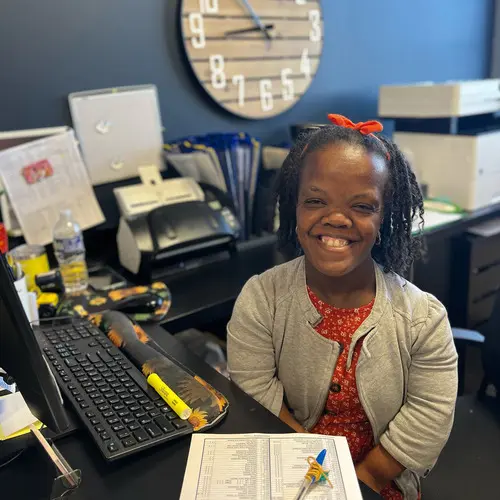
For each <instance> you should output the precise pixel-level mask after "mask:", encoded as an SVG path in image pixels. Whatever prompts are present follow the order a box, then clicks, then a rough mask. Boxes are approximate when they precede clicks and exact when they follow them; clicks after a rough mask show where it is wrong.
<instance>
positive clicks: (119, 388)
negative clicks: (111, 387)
mask: <svg viewBox="0 0 500 500" xmlns="http://www.w3.org/2000/svg"><path fill="white" fill-rule="evenodd" d="M126 390H127V389H125V387H117V388H116V391H115V392H116V394H123V393H124V392H125V391H126Z"/></svg>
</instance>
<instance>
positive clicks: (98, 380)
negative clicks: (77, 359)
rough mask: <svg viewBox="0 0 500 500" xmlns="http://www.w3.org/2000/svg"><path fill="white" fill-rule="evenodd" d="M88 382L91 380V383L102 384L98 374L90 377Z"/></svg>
mask: <svg viewBox="0 0 500 500" xmlns="http://www.w3.org/2000/svg"><path fill="white" fill-rule="evenodd" d="M89 375H90V374H89ZM90 380H92V382H100V381H102V382H104V381H103V380H102V377H101V376H100V375H99V374H97V375H92V376H90Z"/></svg>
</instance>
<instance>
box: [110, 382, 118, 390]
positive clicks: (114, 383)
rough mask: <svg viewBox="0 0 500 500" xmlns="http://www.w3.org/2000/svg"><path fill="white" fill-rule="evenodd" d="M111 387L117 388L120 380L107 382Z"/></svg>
mask: <svg viewBox="0 0 500 500" xmlns="http://www.w3.org/2000/svg"><path fill="white" fill-rule="evenodd" d="M109 385H110V386H111V387H112V388H113V389H118V388H119V387H120V386H121V384H120V382H118V381H116V382H111V384H109Z"/></svg>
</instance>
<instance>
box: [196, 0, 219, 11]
mask: <svg viewBox="0 0 500 500" xmlns="http://www.w3.org/2000/svg"><path fill="white" fill-rule="evenodd" d="M200 11H201V12H202V13H203V14H217V13H218V12H219V0H200Z"/></svg>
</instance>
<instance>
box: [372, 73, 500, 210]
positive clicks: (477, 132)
mask: <svg viewBox="0 0 500 500" xmlns="http://www.w3.org/2000/svg"><path fill="white" fill-rule="evenodd" d="M499 111H500V80H495V79H488V80H477V81H463V82H447V83H422V84H414V85H386V86H383V87H381V88H380V96H379V114H380V116H382V117H384V118H393V119H395V128H396V132H395V133H394V135H393V139H394V142H396V144H397V145H398V146H399V147H400V148H401V150H402V152H403V153H404V154H405V156H406V157H407V158H408V160H409V162H410V164H411V165H412V167H413V169H414V171H415V174H416V176H417V179H418V181H419V183H420V184H421V185H424V186H426V187H427V196H428V197H429V198H442V199H446V200H449V201H451V202H453V203H455V204H457V205H458V206H460V207H461V208H463V209H465V210H476V209H479V208H481V207H485V206H487V205H489V204H492V203H497V202H500V122H499V121H498V120H497V122H498V124H495V121H494V120H493V121H491V120H490V121H488V122H487V123H488V126H477V125H475V127H474V130H473V131H472V130H471V131H463V130H462V131H459V127H458V126H455V127H451V126H450V127H449V129H448V131H449V132H451V131H453V128H454V129H455V130H454V132H455V133H446V134H442V133H435V127H434V125H435V123H436V119H439V120H441V121H442V120H443V119H446V118H448V119H449V120H450V124H451V123H453V120H455V121H458V120H462V121H461V122H460V123H462V122H463V118H464V117H468V116H478V115H487V114H489V113H496V112H499ZM492 116H494V115H492ZM479 118H481V117H479ZM483 118H484V117H483ZM481 120H482V118H481ZM481 120H477V122H479V123H480V122H481ZM485 123H486V121H485ZM462 128H463V127H462Z"/></svg>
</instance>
